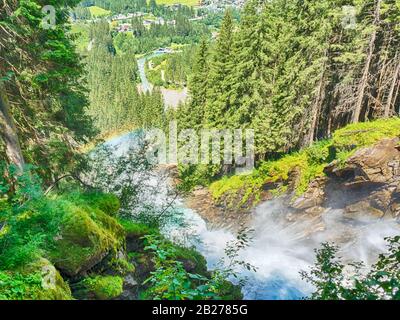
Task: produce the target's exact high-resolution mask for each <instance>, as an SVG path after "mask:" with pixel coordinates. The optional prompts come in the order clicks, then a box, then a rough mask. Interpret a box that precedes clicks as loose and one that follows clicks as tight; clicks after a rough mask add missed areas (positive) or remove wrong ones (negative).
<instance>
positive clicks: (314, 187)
mask: <svg viewBox="0 0 400 320" xmlns="http://www.w3.org/2000/svg"><path fill="white" fill-rule="evenodd" d="M326 181H327V179H326V178H325V177H320V178H317V179H315V180H314V181H312V182H311V183H310V185H309V186H308V189H307V191H306V192H305V193H304V194H303V195H302V196H301V197H299V198H297V199H295V200H294V201H293V203H292V205H291V206H292V207H293V208H295V209H298V210H306V209H311V208H313V207H321V206H322V204H323V203H324V202H325V190H324V189H325V184H326Z"/></svg>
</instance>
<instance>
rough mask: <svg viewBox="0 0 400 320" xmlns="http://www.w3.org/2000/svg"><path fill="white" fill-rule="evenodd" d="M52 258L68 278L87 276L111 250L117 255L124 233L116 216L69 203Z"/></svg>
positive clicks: (93, 208)
mask: <svg viewBox="0 0 400 320" xmlns="http://www.w3.org/2000/svg"><path fill="white" fill-rule="evenodd" d="M67 211H68V213H67V214H66V217H65V219H64V221H63V224H62V229H61V232H60V234H59V235H58V236H57V237H56V238H55V240H56V243H55V247H54V249H53V250H52V252H51V253H50V259H51V261H52V262H53V263H54V264H55V266H56V267H57V268H58V269H59V270H61V271H62V272H63V273H64V274H65V275H67V276H69V277H75V276H78V275H84V274H85V272H86V271H88V270H89V269H91V268H93V267H94V266H95V265H97V264H98V263H100V262H101V261H102V260H103V259H104V258H105V257H106V256H108V255H109V254H110V252H115V254H117V252H118V249H119V248H120V247H121V246H122V245H123V243H124V237H125V233H124V230H123V228H122V226H121V225H120V224H119V223H118V222H117V220H115V219H114V218H113V217H111V216H109V215H107V214H106V213H104V212H103V211H101V210H100V209H97V208H95V207H89V206H83V205H79V206H78V205H74V204H70V205H68V208H67Z"/></svg>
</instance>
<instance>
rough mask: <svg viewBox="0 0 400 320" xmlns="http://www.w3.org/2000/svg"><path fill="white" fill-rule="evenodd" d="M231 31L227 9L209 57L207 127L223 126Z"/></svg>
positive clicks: (228, 89)
mask: <svg viewBox="0 0 400 320" xmlns="http://www.w3.org/2000/svg"><path fill="white" fill-rule="evenodd" d="M233 32H234V23H233V19H232V13H231V11H230V10H227V11H226V13H225V16H224V19H223V22H222V26H221V31H220V34H219V36H218V39H217V42H216V44H215V48H214V50H213V54H212V57H211V64H210V73H209V82H208V90H207V105H206V110H205V118H206V126H208V127H215V128H222V127H224V126H225V122H226V121H225V119H224V116H225V115H226V112H227V111H228V110H229V107H230V93H231V87H232V83H231V76H232V72H233Z"/></svg>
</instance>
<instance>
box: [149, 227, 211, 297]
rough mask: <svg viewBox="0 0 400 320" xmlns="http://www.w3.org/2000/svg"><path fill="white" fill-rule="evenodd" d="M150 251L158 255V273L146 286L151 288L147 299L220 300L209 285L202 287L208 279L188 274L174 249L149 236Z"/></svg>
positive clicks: (155, 237) (153, 274) (155, 256)
mask: <svg viewBox="0 0 400 320" xmlns="http://www.w3.org/2000/svg"><path fill="white" fill-rule="evenodd" d="M145 239H146V242H147V246H146V247H145V249H146V250H148V251H151V252H154V264H155V271H153V272H151V276H150V277H149V278H148V279H147V280H146V281H145V283H144V284H149V288H148V289H147V290H146V292H145V296H144V298H145V299H153V300H186V299H190V300H195V299H216V298H217V296H216V294H215V293H214V292H212V291H211V290H210V289H211V288H210V287H209V286H208V285H204V284H203V285H201V283H204V282H206V281H207V278H206V277H204V276H201V275H199V274H192V273H189V272H187V271H186V270H185V268H184V266H183V263H182V262H181V261H177V260H175V257H176V251H175V249H174V247H173V246H171V245H169V244H168V243H166V242H165V241H164V240H162V239H161V238H159V237H157V236H153V235H148V236H145Z"/></svg>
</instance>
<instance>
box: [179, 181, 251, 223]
mask: <svg viewBox="0 0 400 320" xmlns="http://www.w3.org/2000/svg"><path fill="white" fill-rule="evenodd" d="M186 206H187V207H189V208H191V209H193V210H195V211H196V212H197V213H198V214H199V215H200V216H201V217H202V218H203V219H204V220H205V221H206V222H207V224H208V226H209V227H210V228H216V229H218V228H228V229H236V228H237V227H238V226H240V225H242V224H244V223H246V222H248V221H249V220H250V218H251V214H250V210H242V211H240V210H238V209H237V208H236V207H232V206H229V205H227V204H223V203H218V204H216V203H215V202H214V199H213V197H212V195H211V194H210V192H209V191H208V189H207V188H202V187H198V188H196V189H195V190H194V191H193V192H192V193H191V195H190V196H189V197H187V199H186ZM238 211H240V212H238Z"/></svg>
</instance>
